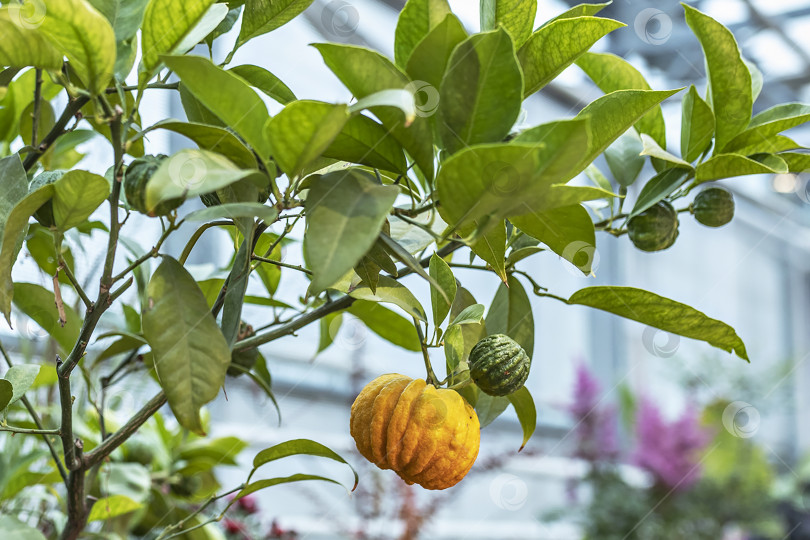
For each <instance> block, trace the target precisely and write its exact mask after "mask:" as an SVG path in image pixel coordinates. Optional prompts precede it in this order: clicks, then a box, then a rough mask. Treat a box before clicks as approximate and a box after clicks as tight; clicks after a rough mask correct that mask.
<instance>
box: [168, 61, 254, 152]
mask: <svg viewBox="0 0 810 540" xmlns="http://www.w3.org/2000/svg"><path fill="white" fill-rule="evenodd" d="M160 58H161V60H163V61H164V62H165V63H166V65H167V66H168V67H169V68H170V69H171V70H172V71H174V72H175V73H176V74H177V76H178V77H179V78H180V80H181V81H182V82H183V85H184V86H185V87H186V88H187V89H188V90H189V91H190V92H191V93H192V94H193V95H194V97H195V98H196V99H197V100H199V101H200V103H202V104H203V105H204V106H205V107H207V108H208V109H210V110H211V111H212V112H213V113H214V114H215V115H216V116H217V117H218V118H220V119H221V120H222V121H223V122H225V123H226V124H227V125H228V127H230V128H231V129H233V130H234V131H235V132H236V133H238V134H239V135H241V136H242V138H243V139H244V140H245V142H247V143H248V144H249V145H250V146H251V147H253V149H254V150H256V151H257V152H258V153H259V154H260V155H262V156H264V157H267V156H269V155H270V148H269V145H268V143H267V140H266V139H265V136H264V126H265V123H266V122H267V120H268V118H269V117H270V116H269V115H268V113H267V106H266V105H265V104H264V102H263V101H262V100H261V98H260V97H259V96H258V95H257V94H256V92H254V91H253V89H252V88H251V87H250V85H248V83H246V82H245V81H244V80H243V79H242V78H241V77H238V76H236V75H234V74H233V73H231V72H229V71H225V70H224V69H222V68H220V67H218V66H215V65H214V64H213V63H212V62H211V61H210V60H208V59H207V58H203V57H201V56H169V55H162V56H161V57H160Z"/></svg>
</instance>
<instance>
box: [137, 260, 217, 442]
mask: <svg viewBox="0 0 810 540" xmlns="http://www.w3.org/2000/svg"><path fill="white" fill-rule="evenodd" d="M141 312H142V318H143V320H142V324H143V333H144V337H145V338H146V340H147V341H148V342H149V345H150V346H151V347H152V353H153V354H154V355H155V370H156V371H157V374H158V379H159V382H160V385H161V387H162V388H163V391H164V392H165V393H166V398H167V399H168V402H169V407H171V409H172V412H173V413H174V415H175V417H177V421H178V422H179V423H180V425H181V426H183V427H184V428H186V429H188V430H190V431H192V432H194V433H197V434H198V435H204V431H203V426H202V421H201V419H200V409H201V408H202V406H203V405H205V404H206V403H208V402H209V401H211V400H212V399H214V398H215V397H216V396H217V393H218V392H219V388H220V387H221V386H222V383H223V382H224V381H225V372H226V371H227V369H228V366H229V365H230V363H231V352H230V349H229V348H228V343H227V342H226V341H225V338H224V337H223V335H222V332H220V330H219V328H218V327H217V324H216V322H215V321H214V317H213V315H211V311H210V310H209V309H208V303H207V302H206V301H205V297H204V296H203V294H202V291H200V288H199V287H198V286H197V283H196V282H195V281H194V278H193V277H191V274H189V273H188V272H187V271H186V269H185V268H183V266H182V265H181V264H180V263H178V262H177V261H176V260H174V259H172V258H171V257H164V258H163V262H162V263H161V264H160V266H158V268H157V270H156V271H155V273H154V274H153V275H152V278H151V279H150V280H149V284H148V285H147V287H146V294H145V295H144V300H143V307H142V311H141Z"/></svg>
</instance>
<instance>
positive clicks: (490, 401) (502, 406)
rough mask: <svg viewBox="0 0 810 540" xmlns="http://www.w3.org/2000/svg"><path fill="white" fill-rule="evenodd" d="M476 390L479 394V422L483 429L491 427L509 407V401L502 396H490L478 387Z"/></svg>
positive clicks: (477, 408) (476, 406)
mask: <svg viewBox="0 0 810 540" xmlns="http://www.w3.org/2000/svg"><path fill="white" fill-rule="evenodd" d="M469 388H474V389H475V391H476V392H477V396H476V400H475V412H476V413H477V414H478V420H479V422H481V428H485V427H487V426H488V425H490V424H491V423H492V422H493V421H494V420H495V419H496V418H498V417H499V416H500V415H501V414H503V412H504V411H505V410H506V408H507V407H509V400H508V399H507V398H505V397H501V396H490V395H489V394H485V393H484V392H482V391H481V390H479V389H478V387H469Z"/></svg>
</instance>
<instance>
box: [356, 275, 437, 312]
mask: <svg viewBox="0 0 810 540" xmlns="http://www.w3.org/2000/svg"><path fill="white" fill-rule="evenodd" d="M349 296H351V297H352V298H357V299H360V300H368V301H371V302H382V303H389V304H394V305H397V306H399V307H400V308H402V309H403V311H405V312H406V313H407V314H408V315H411V316H412V317H416V318H417V319H419V320H421V321H426V320H427V316H426V315H425V309H424V308H423V307H422V304H420V303H419V300H417V299H416V297H415V296H414V295H413V293H412V292H411V291H410V290H408V288H407V287H405V286H404V285H403V284H401V283H400V282H398V281H397V280H395V279H392V278H390V277H388V276H380V277H379V281H378V282H377V287H376V291H375V292H371V290H370V288H369V287H368V286H367V285H360V286H359V287H356V288H354V289H352V290H351V291H349ZM448 309H449V308H448Z"/></svg>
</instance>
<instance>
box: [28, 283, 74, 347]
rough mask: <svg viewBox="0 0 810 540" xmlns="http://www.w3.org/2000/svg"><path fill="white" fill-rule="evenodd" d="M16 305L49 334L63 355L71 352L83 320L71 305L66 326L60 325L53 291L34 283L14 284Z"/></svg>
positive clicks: (66, 307)
mask: <svg viewBox="0 0 810 540" xmlns="http://www.w3.org/2000/svg"><path fill="white" fill-rule="evenodd" d="M14 305H15V306H16V307H17V309H19V310H20V311H22V312H23V313H25V314H26V315H27V316H28V317H29V318H31V319H32V320H33V321H34V322H36V323H37V324H38V325H39V326H40V327H41V328H42V329H43V330H45V331H46V332H48V335H50V336H51V337H52V338H53V339H54V340H56V343H58V344H59V348H60V350H61V351H62V353H63V354H64V353H67V352H70V350H71V349H73V346H74V345H75V343H76V340H77V339H78V338H79V332H80V331H81V327H82V320H81V318H80V317H79V316H78V315H77V314H76V312H75V311H73V308H71V307H70V306H69V305H65V306H64V309H65V319H66V322H65V326H62V325H60V324H59V312H58V311H57V309H56V299H55V296H54V293H53V291H49V290H48V289H46V288H45V287H42V286H41V285H36V284H34V283H21V282H18V283H15V284H14Z"/></svg>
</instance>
